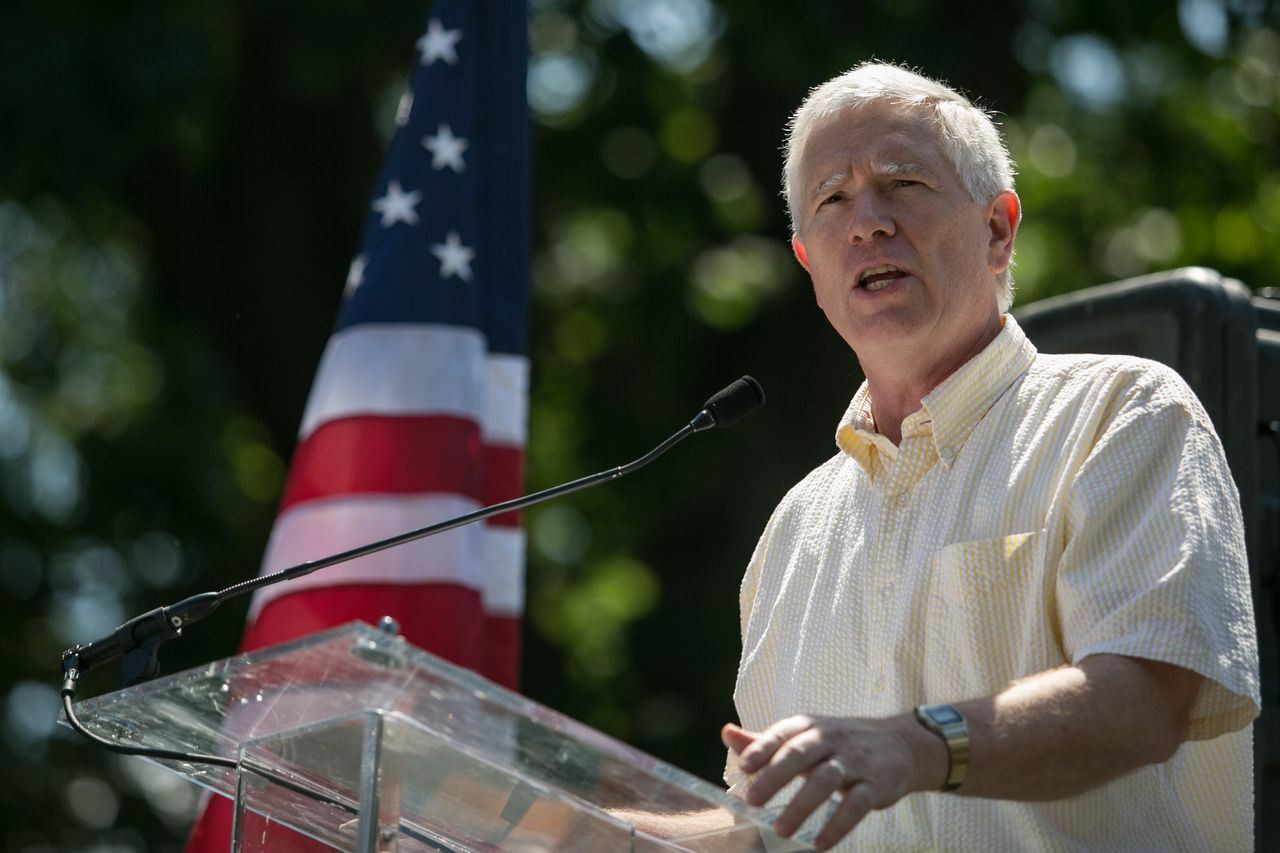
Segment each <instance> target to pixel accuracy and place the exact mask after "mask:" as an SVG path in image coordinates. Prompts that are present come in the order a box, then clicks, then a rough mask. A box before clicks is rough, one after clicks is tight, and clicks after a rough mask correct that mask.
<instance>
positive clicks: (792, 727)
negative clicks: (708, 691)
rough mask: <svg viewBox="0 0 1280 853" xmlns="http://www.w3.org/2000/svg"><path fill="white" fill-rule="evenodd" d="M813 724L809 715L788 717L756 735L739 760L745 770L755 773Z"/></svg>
mask: <svg viewBox="0 0 1280 853" xmlns="http://www.w3.org/2000/svg"><path fill="white" fill-rule="evenodd" d="M811 725H813V721H812V720H810V719H809V718H808V717H804V716H800V717H788V718H787V719H785V720H782V721H780V722H777V723H774V724H773V725H772V726H769V728H767V729H765V730H764V731H763V732H761V733H760V734H758V735H756V740H755V743H753V744H751V745H750V746H749V747H747V748H746V749H744V750H743V752H742V759H741V760H740V761H739V762H738V763H739V765H740V766H741V767H742V769H743V770H744V771H746V772H747V773H754V772H755V771H757V770H759V769H760V768H761V767H763V766H764V765H765V764H767V763H768V762H769V760H770V759H772V758H773V754H774V753H775V752H777V751H778V749H779V748H781V747H782V745H783V744H784V743H786V742H787V741H788V740H790V739H791V738H793V737H795V736H796V735H798V734H800V733H801V732H803V731H805V730H806V729H808V728H809V727H810V726H811ZM735 728H736V727H735Z"/></svg>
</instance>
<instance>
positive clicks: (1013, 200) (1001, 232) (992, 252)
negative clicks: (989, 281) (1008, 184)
mask: <svg viewBox="0 0 1280 853" xmlns="http://www.w3.org/2000/svg"><path fill="white" fill-rule="evenodd" d="M1020 222H1022V202H1021V200H1019V199H1018V194H1017V193H1015V192H1014V191H1013V190H1003V191H1001V192H1000V193H999V194H998V195H996V197H995V198H993V199H992V200H991V211H990V215H989V217H988V224H989V225H990V227H991V242H990V244H988V251H987V262H988V263H989V264H990V265H991V269H992V270H994V271H995V272H997V273H998V272H1001V271H1003V270H1004V268H1005V267H1007V266H1009V259H1010V258H1012V257H1013V238H1014V237H1015V236H1016V235H1017V233H1018V224H1019V223H1020Z"/></svg>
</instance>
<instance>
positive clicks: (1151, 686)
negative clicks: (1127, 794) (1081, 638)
mask: <svg viewBox="0 0 1280 853" xmlns="http://www.w3.org/2000/svg"><path fill="white" fill-rule="evenodd" d="M1201 680H1202V679H1201V678H1200V676H1198V675H1196V674H1195V673H1193V672H1190V671H1189V670H1185V669H1182V668H1180V667H1175V666H1170V665H1169V664H1161V663H1156V662H1154V661H1145V660H1139V659H1135V658H1127V657H1119V656H1115V655H1095V656H1093V657H1089V658H1086V659H1085V660H1083V661H1081V662H1080V664H1079V665H1078V666H1066V667H1061V668H1059V669H1055V670H1050V671H1048V672H1042V673H1040V674H1038V675H1035V676H1032V677H1030V678H1027V679H1024V680H1022V681H1020V682H1017V683H1016V684H1013V685H1011V686H1010V687H1009V688H1008V689H1006V690H1004V691H1002V692H1001V693H999V694H997V695H995V696H989V697H985V698H982V699H974V700H970V701H967V702H959V703H956V708H957V709H958V710H959V711H960V713H961V714H963V715H964V717H965V720H966V722H967V723H968V727H969V743H970V749H969V762H970V763H969V771H968V774H967V776H966V778H965V782H964V784H963V785H962V786H961V787H960V789H959V791H958V793H960V794H964V795H967V796H975V797H993V798H999V799H1017V800H1052V799H1059V798H1062V797H1070V796H1073V795H1075V794H1079V793H1082V792H1084V791H1087V790H1089V789H1090V788H1094V787H1096V786H1098V785H1101V784H1104V783H1106V782H1109V781H1111V780H1112V779H1115V778H1117V777H1119V776H1123V775H1124V774H1126V773H1128V772H1130V771H1132V770H1136V769H1137V768H1139V767H1143V766H1145V765H1147V764H1152V763H1156V762H1161V761H1165V760H1167V759H1168V758H1170V757H1171V756H1172V755H1173V753H1174V752H1176V751H1177V749H1178V746H1179V745H1180V744H1181V743H1182V741H1183V740H1184V739H1185V737H1186V731H1187V725H1188V719H1189V715H1190V711H1191V706H1192V704H1193V703H1194V702H1195V697H1196V693H1197V691H1198V689H1199V687H1200V683H1201ZM926 734H929V735H930V737H931V738H932V739H933V741H934V743H935V744H936V747H937V748H936V749H935V748H931V745H928V744H924V745H923V746H922V749H923V752H921V753H919V760H920V762H921V775H922V782H925V784H932V783H933V782H935V781H937V779H938V775H939V770H938V760H939V757H940V758H941V762H942V764H941V774H942V775H945V773H946V751H945V748H943V747H942V742H941V740H940V739H938V738H937V737H936V736H934V735H932V734H931V733H928V732H926Z"/></svg>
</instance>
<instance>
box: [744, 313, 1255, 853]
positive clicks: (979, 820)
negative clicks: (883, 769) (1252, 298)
mask: <svg viewBox="0 0 1280 853" xmlns="http://www.w3.org/2000/svg"><path fill="white" fill-rule="evenodd" d="M872 423H873V422H872V419H871V407H870V400H869V398H868V396H867V388H866V385H865V384H864V385H863V387H862V388H861V389H860V390H859V391H858V393H857V395H856V396H855V397H854V398H853V402H852V403H851V404H850V406H849V409H848V411H847V412H846V414H845V417H844V419H843V420H842V421H841V424H840V427H839V429H838V431H837V433H836V443H837V445H838V446H839V448H840V452H839V453H837V454H836V455H835V457H834V458H832V459H831V460H829V461H828V462H827V463H825V464H824V465H822V466H820V467H819V468H817V469H815V470H814V471H813V472H812V473H810V474H809V475H808V476H807V477H806V478H805V479H804V480H803V481H801V482H800V483H799V484H798V485H797V486H796V487H795V488H793V489H792V490H791V491H790V492H789V493H788V494H787V496H786V497H785V498H784V499H783V501H782V503H781V504H780V505H779V506H778V508H777V510H776V511H775V512H774V515H773V517H772V518H771V519H770V521H769V524H768V526H767V527H766V529H765V531H764V534H763V535H762V537H761V539H760V542H759V544H758V545H757V547H756V552H755V555H754V556H753V557H752V560H751V563H750V565H749V566H748V569H747V573H746V576H745V578H744V579H743V583H742V592H741V615H742V661H741V664H740V666H739V670H738V681H737V686H736V689H735V691H734V698H735V701H736V703H737V707H738V714H739V717H740V720H741V722H742V724H743V725H744V726H745V727H746V728H747V729H751V730H760V729H762V728H764V727H766V726H768V725H770V724H772V723H774V722H776V721H777V720H780V719H782V718H784V717H788V716H791V715H794V714H801V713H806V714H822V715H840V716H888V715H892V714H897V713H901V712H903V711H907V710H910V709H911V708H912V707H914V706H915V705H918V704H922V703H928V702H958V701H961V700H964V699H969V698H973V697H978V696H986V695H990V694H994V693H997V692H999V691H1001V690H1002V689H1004V688H1005V687H1006V686H1008V685H1009V683H1010V682H1012V681H1014V680H1016V679H1019V678H1024V677H1026V676H1029V675H1033V674H1035V673H1037V672H1041V671H1043V670H1047V669H1052V668H1054V667H1057V666H1060V665H1062V664H1065V663H1076V662H1079V661H1080V660H1082V659H1083V658H1086V657H1088V656H1089V655H1092V654H1098V653H1108V654H1120V655H1130V656H1134V657H1142V658H1149V659H1153V660H1161V661H1167V662H1169V663H1174V664H1178V665H1180V666H1184V667H1187V668H1188V669H1192V670H1195V671H1196V672H1198V673H1200V674H1201V675H1203V676H1205V677H1206V678H1207V679H1209V681H1207V682H1206V687H1205V689H1203V690H1202V691H1201V694H1200V696H1199V699H1198V700H1197V702H1196V705H1195V708H1194V710H1193V715H1192V716H1193V718H1192V723H1191V731H1190V739H1189V741H1188V742H1187V743H1186V744H1184V745H1183V746H1182V748H1181V749H1179V750H1178V752H1177V754H1176V755H1175V756H1174V757H1173V759H1172V760H1170V761H1168V762H1167V763H1165V764H1163V765H1158V766H1153V767H1148V768H1144V769H1142V770H1139V771H1137V772H1135V773H1132V774H1129V775H1128V776H1125V777H1123V778H1121V779H1119V780H1117V781H1115V782H1112V783H1110V784H1107V785H1104V786H1102V787H1100V788H1097V789H1095V790H1093V791H1091V792H1088V793H1085V794H1082V795H1080V796H1077V797H1073V798H1071V799H1067V800H1060V801H1056V802H1048V803H1024V802H1012V801H997V800H984V799H977V798H970V797H962V796H956V795H952V794H940V793H930V794H920V795H913V796H909V797H907V798H905V799H904V800H902V801H901V802H899V803H898V804H897V805H895V806H893V807H892V808H890V809H887V810H885V811H883V812H873V813H872V814H871V815H869V816H868V817H867V818H866V820H865V821H864V822H863V823H862V824H861V825H859V827H858V828H857V829H855V830H854V831H853V832H852V833H851V834H850V835H849V836H848V837H847V838H846V839H845V841H844V842H843V845H842V847H841V848H840V849H850V850H852V849H857V850H895V851H898V850H973V851H988V850H1160V851H1170V850H1196V851H1202V850H1205V851H1207V850H1212V851H1226V850H1247V849H1250V848H1251V847H1252V843H1253V841H1252V838H1253V820H1252V816H1253V770H1252V752H1251V736H1250V735H1251V727H1250V725H1249V724H1250V721H1252V720H1253V718H1254V717H1255V716H1256V715H1257V713H1258V707H1259V701H1260V700H1259V689H1258V664H1257V644H1256V640H1255V636H1254V622H1253V612H1252V605H1251V601H1250V591H1249V580H1248V576H1247V562H1246V557H1245V551H1244V539H1243V533H1242V527H1241V521H1240V509H1239V498H1238V495H1237V493H1236V491H1235V487H1234V485H1233V483H1232V480H1231V477H1230V474H1229V472H1228V470H1227V465H1226V460H1225V458H1224V457H1223V453H1222V449H1221V445H1220V443H1219V441H1218V439H1217V436H1216V434H1215V433H1214V431H1213V428H1212V426H1211V424H1210V422H1209V419H1208V416H1207V415H1206V414H1205V412H1204V410H1203V408H1202V407H1201V406H1200V404H1199V402H1198V401H1197V400H1196V398H1195V396H1194V394H1193V393H1192V392H1191V390H1190V389H1189V388H1188V387H1187V386H1186V384H1185V383H1184V382H1183V381H1182V380H1181V379H1180V378H1179V377H1178V376H1177V374H1176V373H1174V372H1173V371H1172V370H1170V369H1169V368H1167V367H1164V366H1162V365H1159V364H1156V363H1154V362H1149V361H1144V360H1141V359H1136V358H1129V357H1121V356H1098V355H1042V354H1037V353H1036V350H1035V348H1034V347H1033V346H1032V345H1031V343H1030V342H1029V341H1028V340H1027V339H1026V336H1025V335H1024V334H1023V332H1022V330H1021V329H1020V328H1019V327H1018V324H1017V322H1016V321H1014V320H1013V318H1012V317H1006V318H1005V322H1004V328H1003V329H1002V331H1001V332H1000V334H999V335H998V336H997V337H996V339H995V340H994V341H993V342H992V343H991V344H990V345H988V346H987V347H986V349H984V350H983V351H982V352H981V353H979V354H978V355H977V356H976V357H975V358H973V359H972V360H971V361H969V362H968V363H967V364H965V365H964V366H963V367H962V368H961V369H960V370H958V371H957V372H956V373H954V374H953V375H952V376H950V377H949V378H948V379H947V380H946V381H944V382H943V383H942V384H941V385H939V386H938V387H937V388H935V389H934V390H933V391H932V392H931V393H930V394H929V395H928V396H926V397H925V398H924V400H922V407H921V409H920V411H918V412H916V413H915V414H913V415H911V416H910V417H908V418H907V419H906V421H904V422H903V425H902V435H903V439H902V442H901V445H900V446H898V447H895V446H894V445H893V444H892V442H890V441H889V440H888V439H886V438H885V437H884V436H882V435H879V434H878V433H876V432H875V431H874V430H873V429H872ZM725 780H726V781H727V782H728V783H729V784H730V785H731V786H733V787H734V790H737V791H740V790H741V789H742V782H743V777H742V774H741V773H740V772H739V771H738V769H737V767H736V762H735V761H734V759H733V756H732V755H731V756H730V760H729V766H728V767H727V769H726V774H725ZM795 790H796V788H795V785H794V784H793V786H792V787H790V788H789V789H787V790H785V791H784V792H783V793H782V794H781V795H779V797H778V798H777V799H776V800H775V802H776V803H782V802H786V800H788V799H790V796H791V795H792V794H794V792H795ZM772 805H773V804H771V806H772Z"/></svg>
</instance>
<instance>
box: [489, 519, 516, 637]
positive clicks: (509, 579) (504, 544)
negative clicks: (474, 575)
mask: <svg viewBox="0 0 1280 853" xmlns="http://www.w3.org/2000/svg"><path fill="white" fill-rule="evenodd" d="M484 549H485V556H486V561H485V566H486V568H487V571H486V572H485V585H484V610H485V612H486V613H488V614H489V615H490V616H519V615H520V614H521V613H522V612H523V611H524V531H523V530H521V529H519V528H513V527H486V528H485V535H484Z"/></svg>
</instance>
